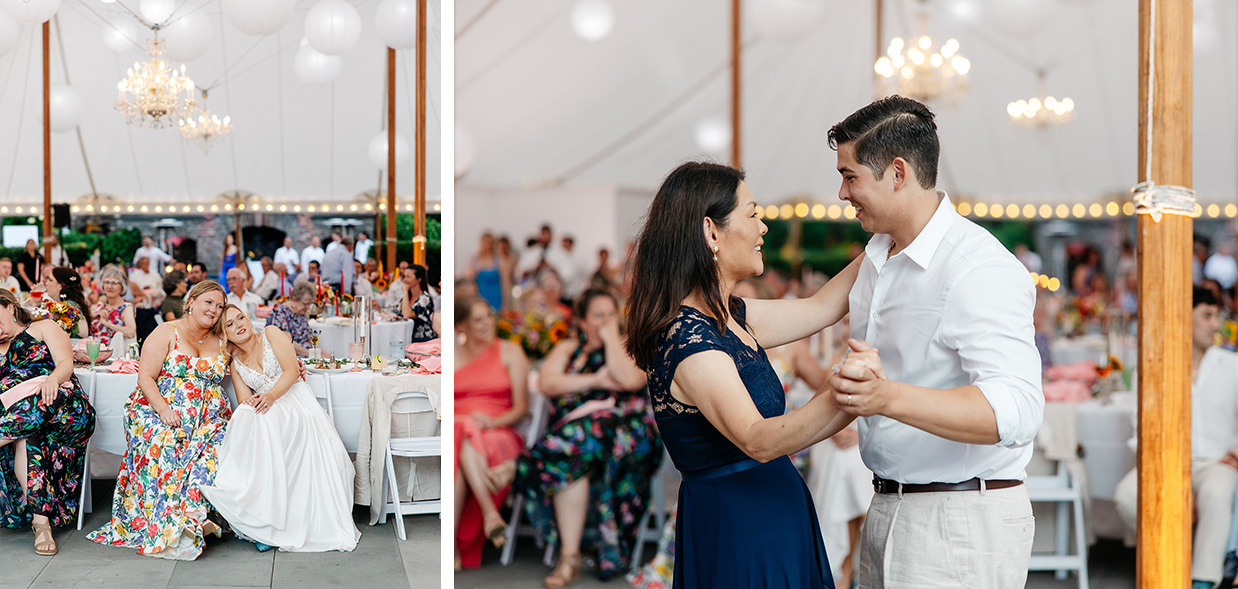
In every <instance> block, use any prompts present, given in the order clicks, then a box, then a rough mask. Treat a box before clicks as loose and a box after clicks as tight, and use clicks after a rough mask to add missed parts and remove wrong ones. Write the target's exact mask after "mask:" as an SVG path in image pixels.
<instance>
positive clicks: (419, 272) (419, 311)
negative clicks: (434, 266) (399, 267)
mask: <svg viewBox="0 0 1238 589" xmlns="http://www.w3.org/2000/svg"><path fill="white" fill-rule="evenodd" d="M402 273H403V278H404V289H405V292H404V300H403V301H402V302H401V303H400V315H401V316H402V317H404V318H405V319H412V320H413V341H415V342H426V341H430V340H432V339H434V338H436V337H438V333H437V332H435V331H434V299H432V298H430V282H429V280H427V279H426V267H425V266H422V265H420V264H413V265H412V266H409V267H408V269H406V270H404V271H403V272H402Z"/></svg>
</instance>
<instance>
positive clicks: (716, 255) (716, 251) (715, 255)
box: [714, 245, 718, 262]
mask: <svg viewBox="0 0 1238 589" xmlns="http://www.w3.org/2000/svg"><path fill="white" fill-rule="evenodd" d="M714 261H715V262H717V261H718V246H716V245H715V246H714Z"/></svg>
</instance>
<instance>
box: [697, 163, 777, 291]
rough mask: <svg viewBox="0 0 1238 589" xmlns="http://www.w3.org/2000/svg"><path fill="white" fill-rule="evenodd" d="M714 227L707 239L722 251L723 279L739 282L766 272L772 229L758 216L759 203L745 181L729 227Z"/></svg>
mask: <svg viewBox="0 0 1238 589" xmlns="http://www.w3.org/2000/svg"><path fill="white" fill-rule="evenodd" d="M710 226H711V227H713V229H712V231H710V230H709V229H707V230H706V231H707V232H708V233H709V234H708V235H707V236H706V239H707V240H708V241H712V242H713V245H714V246H715V247H717V248H718V249H717V253H716V256H717V258H718V271H719V272H720V273H721V275H722V276H724V277H727V278H729V279H731V280H734V281H739V280H742V279H744V278H747V277H749V276H757V275H759V274H761V273H762V272H764V271H765V261H764V259H762V257H761V246H762V245H763V244H764V243H765V238H764V235H765V232H766V231H768V230H769V228H768V227H766V226H765V223H764V222H762V221H761V219H760V217H758V216H757V203H756V200H755V199H754V198H753V197H752V190H750V189H749V188H748V183H747V182H742V181H741V182H740V183H739V188H738V189H736V190H735V208H734V209H733V210H732V211H731V213H730V214H729V215H727V220H726V227H724V228H718V227H716V226H714V225H713V224H712V223H711V224H710Z"/></svg>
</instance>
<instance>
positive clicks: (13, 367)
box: [0, 290, 95, 556]
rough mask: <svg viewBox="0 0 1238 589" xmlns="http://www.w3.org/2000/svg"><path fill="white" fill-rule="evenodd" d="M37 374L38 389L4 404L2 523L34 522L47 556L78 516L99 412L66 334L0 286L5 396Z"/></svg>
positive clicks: (0, 381)
mask: <svg viewBox="0 0 1238 589" xmlns="http://www.w3.org/2000/svg"><path fill="white" fill-rule="evenodd" d="M38 377H45V378H46V380H44V381H43V383H42V384H41V385H40V386H39V388H36V389H33V394H31V395H30V396H27V397H24V398H21V399H19V400H16V401H13V399H11V398H10V399H8V401H10V402H11V404H10V405H9V406H8V407H7V408H4V407H3V406H2V405H0V523H2V524H3V525H4V527H6V528H21V527H25V526H27V525H29V526H31V527H33V528H34V531H35V552H37V553H38V554H41V555H45V556H50V555H52V554H55V553H56V543H55V541H54V540H53V539H52V531H51V526H64V525H68V524H69V523H72V522H73V519H74V517H76V516H77V510H78V498H79V497H80V496H81V486H80V485H81V474H82V465H83V460H84V459H85V457H86V443H87V442H88V441H89V440H90V436H91V434H93V433H94V431H95V412H94V409H92V408H91V407H90V402H89V401H88V400H87V399H86V393H85V392H84V391H83V390H82V387H81V385H79V384H78V382H77V377H75V376H73V350H72V347H71V346H70V345H69V336H68V335H65V332H64V331H62V330H61V329H60V327H59V326H57V325H56V324H55V323H54V322H52V321H41V320H36V319H35V318H34V317H32V316H31V315H30V314H29V313H28V312H26V310H25V309H24V308H22V306H21V305H20V304H19V303H18V302H17V298H16V297H15V296H13V294H12V293H10V292H9V291H7V290H0V394H3V393H6V392H9V391H12V390H13V389H14V388H15V387H17V386H18V385H19V384H21V383H24V382H26V381H29V380H31V379H34V378H38ZM15 440H16V443H13V442H14V441H15ZM23 464H24V466H23ZM23 475H24V476H23ZM23 491H24V492H23ZM23 495H24V500H23Z"/></svg>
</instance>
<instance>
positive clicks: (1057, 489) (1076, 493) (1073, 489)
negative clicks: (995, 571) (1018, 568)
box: [1024, 461, 1088, 589]
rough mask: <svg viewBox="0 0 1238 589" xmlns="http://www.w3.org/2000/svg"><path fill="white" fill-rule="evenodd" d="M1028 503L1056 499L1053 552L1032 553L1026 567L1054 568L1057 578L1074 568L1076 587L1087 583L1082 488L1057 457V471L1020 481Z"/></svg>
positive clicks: (1081, 588) (1028, 568)
mask: <svg viewBox="0 0 1238 589" xmlns="http://www.w3.org/2000/svg"><path fill="white" fill-rule="evenodd" d="M1024 484H1026V485H1027V494H1028V497H1029V498H1030V499H1031V500H1032V503H1056V504H1057V515H1056V517H1057V520H1056V526H1055V528H1056V529H1055V531H1056V537H1055V538H1054V553H1053V554H1032V560H1031V562H1030V564H1029V565H1028V567H1027V570H1029V571H1057V572H1056V574H1055V575H1054V576H1055V577H1056V578H1057V579H1058V580H1059V581H1060V580H1064V579H1066V577H1067V576H1068V575H1069V573H1070V571H1076V572H1077V574H1078V579H1079V589H1087V587H1088V544H1087V540H1086V539H1085V538H1084V521H1083V490H1082V489H1081V488H1080V486H1079V482H1078V481H1077V480H1075V478H1074V477H1072V476H1070V471H1069V470H1067V468H1066V463H1065V462H1062V461H1058V463H1057V473H1056V474H1052V475H1042V476H1029V477H1027V479H1026V480H1025V481H1024ZM1072 512H1073V515H1074V518H1073V519H1074V521H1073V524H1074V531H1075V553H1074V554H1070V553H1069V552H1068V550H1069V547H1070V528H1071V524H1072V522H1071V514H1072Z"/></svg>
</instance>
